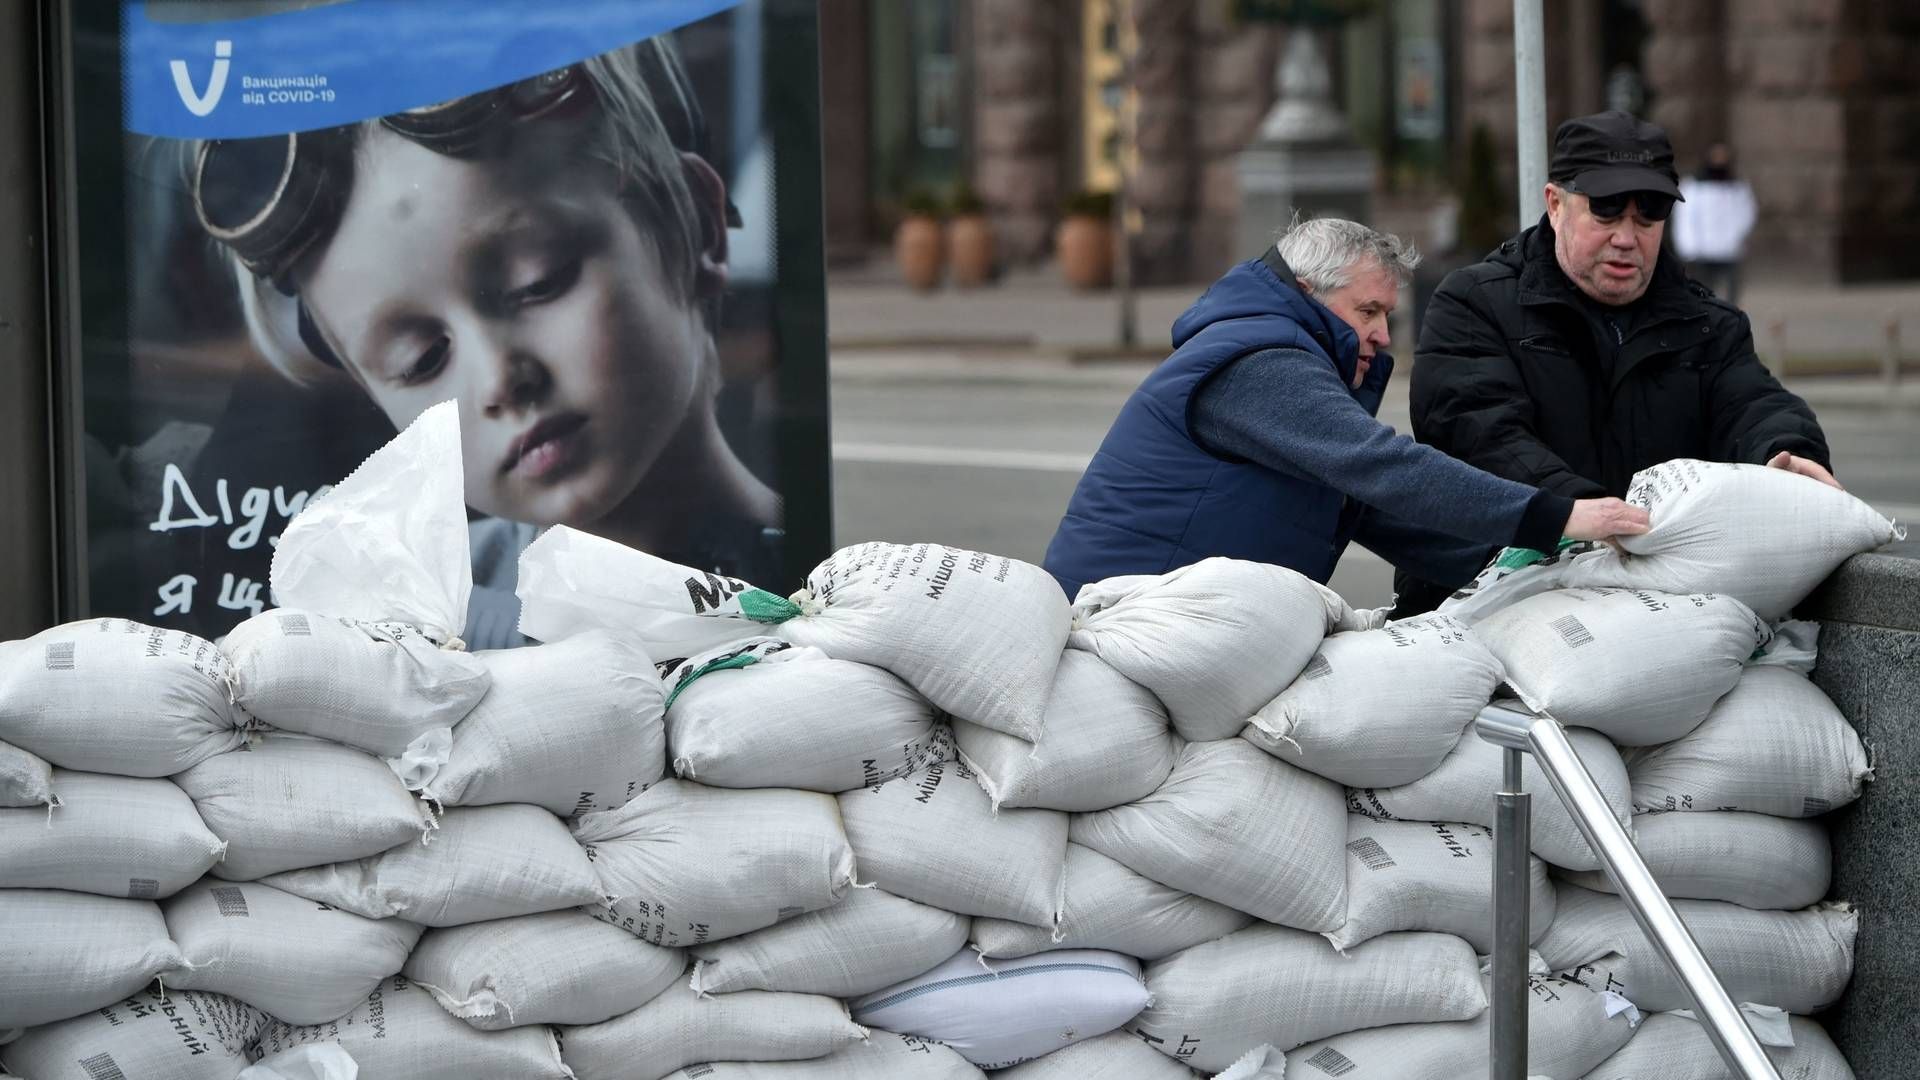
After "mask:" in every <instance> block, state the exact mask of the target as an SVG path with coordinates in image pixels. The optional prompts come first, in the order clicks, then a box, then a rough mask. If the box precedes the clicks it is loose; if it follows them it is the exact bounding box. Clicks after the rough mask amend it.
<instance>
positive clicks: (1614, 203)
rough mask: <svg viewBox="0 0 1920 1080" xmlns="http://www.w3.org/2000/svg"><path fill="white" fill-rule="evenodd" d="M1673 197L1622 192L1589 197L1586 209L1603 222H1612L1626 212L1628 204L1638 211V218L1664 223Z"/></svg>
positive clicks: (1669, 211)
mask: <svg viewBox="0 0 1920 1080" xmlns="http://www.w3.org/2000/svg"><path fill="white" fill-rule="evenodd" d="M1673 202H1674V199H1673V196H1671V195H1666V194H1662V193H1661V192H1658V191H1622V192H1620V193H1619V194H1617V195H1589V196H1587V208H1588V209H1589V210H1592V211H1593V216H1594V217H1597V218H1600V219H1601V220H1603V221H1612V220H1613V219H1614V218H1617V217H1619V216H1620V215H1622V214H1625V213H1626V212H1627V206H1628V204H1632V205H1635V206H1637V207H1639V209H1640V216H1641V217H1643V218H1646V219H1647V220H1648V221H1665V220H1667V216H1668V215H1670V214H1672V213H1673Z"/></svg>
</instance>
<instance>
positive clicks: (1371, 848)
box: [1347, 836, 1394, 870]
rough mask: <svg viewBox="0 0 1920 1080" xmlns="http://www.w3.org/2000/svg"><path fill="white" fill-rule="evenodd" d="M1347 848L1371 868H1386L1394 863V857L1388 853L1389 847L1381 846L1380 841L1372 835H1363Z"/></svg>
mask: <svg viewBox="0 0 1920 1080" xmlns="http://www.w3.org/2000/svg"><path fill="white" fill-rule="evenodd" d="M1347 850H1348V851H1351V852H1353V853H1354V854H1355V855H1356V856H1358V857H1359V859H1360V861H1361V862H1362V863H1364V864H1366V867H1367V869H1369V870H1385V869H1387V868H1388V867H1390V866H1393V865H1394V861H1393V857H1392V856H1391V855H1388V854H1387V849H1386V848H1383V847H1381V846H1380V841H1378V840H1375V839H1374V838H1373V837H1371V836H1363V837H1361V838H1360V839H1358V840H1355V841H1353V842H1352V843H1349V844H1348V845H1347Z"/></svg>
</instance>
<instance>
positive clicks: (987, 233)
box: [947, 214, 993, 288]
mask: <svg viewBox="0 0 1920 1080" xmlns="http://www.w3.org/2000/svg"><path fill="white" fill-rule="evenodd" d="M947 272H948V273H949V274H951V275H952V276H953V283H954V284H955V285H958V286H960V287H961V288H972V287H974V286H977V285H985V284H986V283H987V281H988V279H990V278H992V277H993V225H992V223H990V222H989V221H988V220H987V218H986V215H984V214H968V215H966V216H965V217H957V218H954V219H953V220H952V221H950V222H948V223H947Z"/></svg>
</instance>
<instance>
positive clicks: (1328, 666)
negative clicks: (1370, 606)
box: [1240, 614, 1500, 787]
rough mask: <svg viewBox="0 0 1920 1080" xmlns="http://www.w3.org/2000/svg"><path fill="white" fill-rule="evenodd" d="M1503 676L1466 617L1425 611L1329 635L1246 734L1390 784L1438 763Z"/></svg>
mask: <svg viewBox="0 0 1920 1080" xmlns="http://www.w3.org/2000/svg"><path fill="white" fill-rule="evenodd" d="M1499 683H1500V662H1499V661H1498V660H1496V659H1494V657H1493V654H1492V653H1490V652H1488V651H1487V649H1486V647H1485V646H1483V645H1482V644H1480V642H1479V641H1478V640H1477V639H1476V638H1475V637H1474V635H1473V632H1472V631H1470V630H1468V629H1467V627H1466V625H1465V624H1464V623H1461V622H1459V621H1458V620H1456V619H1453V618H1451V617H1449V616H1446V615H1440V614H1427V615H1421V616H1417V617H1415V618H1411V619H1402V620H1400V621H1398V622H1394V623H1390V624H1388V625H1387V626H1384V627H1382V628H1380V629H1378V630H1365V631H1359V632H1348V633H1339V634H1334V635H1332V636H1330V637H1328V638H1327V639H1326V640H1325V641H1323V642H1321V643H1320V649H1319V651H1318V652H1316V653H1314V655H1313V658H1312V659H1311V660H1308V661H1307V666H1306V669H1305V670H1303V671H1301V672H1300V674H1299V675H1298V676H1297V677H1296V678H1295V679H1294V680H1293V682H1292V683H1290V684H1289V685H1288V686H1287V688H1286V689H1285V690H1283V691H1281V692H1280V696H1278V697H1276V698H1274V699H1273V700H1272V701H1269V702H1267V703H1266V704H1265V705H1262V706H1261V707H1260V711H1258V712H1256V713H1255V714H1254V716H1253V719H1252V720H1251V721H1249V722H1248V724H1247V726H1246V728H1245V730H1243V731H1242V732H1241V733H1240V734H1241V735H1242V736H1243V737H1244V738H1246V739H1247V740H1248V741H1249V742H1252V743H1253V744H1254V745H1255V746H1258V747H1259V748H1260V749H1262V750H1265V751H1266V752H1267V753H1269V754H1272V755H1273V756H1275V757H1277V758H1279V759H1280V760H1281V761H1285V762H1287V763H1289V764H1292V765H1298V766H1299V767H1300V768H1303V769H1305V770H1307V771H1308V772H1311V773H1315V774H1317V775H1320V776H1324V777H1326V778H1327V779H1329V780H1333V781H1335V782H1337V783H1341V784H1347V785H1351V786H1353V787H1391V786H1392V785H1395V784H1405V783H1410V782H1412V781H1414V780H1418V779H1419V778H1420V777H1422V776H1425V775H1427V774H1428V773H1430V772H1432V771H1433V770H1434V769H1435V768H1436V767H1438V766H1439V764H1440V761H1441V759H1442V758H1445V757H1446V756H1447V751H1449V750H1452V749H1453V746H1454V743H1456V742H1458V741H1459V739H1460V733H1461V732H1462V731H1465V730H1466V727H1467V725H1468V724H1470V723H1472V722H1473V718H1474V717H1475V716H1476V715H1477V714H1478V713H1479V711H1480V709H1481V708H1482V707H1483V706H1485V705H1486V703H1487V702H1488V701H1489V700H1491V699H1492V697H1493V691H1494V687H1496V686H1498V685H1499Z"/></svg>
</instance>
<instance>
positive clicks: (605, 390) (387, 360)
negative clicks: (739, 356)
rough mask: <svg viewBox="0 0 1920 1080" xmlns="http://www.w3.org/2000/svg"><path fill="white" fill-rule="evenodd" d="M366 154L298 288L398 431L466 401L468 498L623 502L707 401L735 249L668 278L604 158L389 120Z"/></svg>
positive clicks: (507, 504) (493, 510) (486, 506)
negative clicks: (465, 141)
mask: <svg viewBox="0 0 1920 1080" xmlns="http://www.w3.org/2000/svg"><path fill="white" fill-rule="evenodd" d="M359 154H360V156H359V159H358V161H357V163H356V168H355V176H354V188H353V193H352V196H351V198H350V199H349V200H348V203H347V206H346V209H345V212H344V213H343V215H342V217H341V220H340V225H339V228H338V229H337V231H336V232H335V233H334V234H333V237H332V239H331V241H330V242H329V243H328V245H327V248H326V251H325V253H324V254H323V255H322V256H321V258H320V259H319V260H318V262H317V263H316V264H315V265H314V266H313V267H311V268H310V269H309V270H308V271H307V274H306V276H305V279H304V280H303V281H302V282H301V287H300V291H301V295H302V297H303V298H304V301H305V303H306V305H307V307H308V310H309V312H310V313H311V315H312V318H313V319H314V321H315V323H316V324H318V326H319V327H320V328H321V330H322V332H323V333H325V334H326V335H327V337H328V339H329V340H330V341H331V342H332V343H333V345H334V346H335V350H336V352H338V353H339V354H340V355H341V356H342V358H343V359H344V361H345V363H346V365H347V366H348V368H349V369H351V371H352V373H353V374H354V376H355V377H356V378H357V379H359V380H360V381H361V383H362V384H363V385H364V386H365V387H366V389H367V391H368V392H369V393H370V394H371V395H372V397H373V399H374V401H375V402H377V403H378V404H379V406H380V407H381V409H382V410H383V411H385V412H386V414H387V416H388V417H389V418H390V419H391V420H392V421H393V423H394V424H395V426H397V427H404V426H405V425H406V424H408V423H410V422H411V421H412V420H413V419H414V418H415V417H416V416H418V415H419V414H420V413H421V412H422V411H424V410H425V409H426V408H428V407H429V406H431V405H434V404H437V403H439V402H441V401H445V400H448V399H453V400H456V401H458V402H459V408H460V426H461V444H462V452H463V454H464V457H465V470H466V484H467V501H468V503H469V504H470V505H472V506H473V507H474V508H475V509H477V510H479V511H481V512H483V513H487V514H493V515H497V516H501V517H506V518H510V519H513V520H517V521H525V522H532V523H534V524H539V525H547V524H553V523H566V524H569V525H575V526H580V527H591V526H592V524H593V523H594V522H597V521H599V520H601V519H602V518H604V517H606V516H607V515H608V514H609V513H611V512H613V511H615V510H617V509H618V508H619V507H620V506H621V505H622V504H623V503H624V502H625V501H626V500H628V499H629V498H630V497H632V496H633V495H634V493H635V491H636V490H637V489H638V488H639V487H640V485H641V484H642V482H643V481H644V480H645V479H646V478H647V476H648V474H649V472H650V471H651V470H653V469H654V468H655V466H656V465H658V464H659V463H660V462H661V459H662V457H663V455H664V454H665V453H666V451H668V449H669V447H670V446H671V445H672V443H673V440H674V438H675V436H676V435H677V434H679V433H680V432H681V431H682V430H683V429H684V428H686V427H687V425H689V424H690V423H693V422H695V417H696V415H697V413H698V412H699V411H700V410H702V409H704V408H706V407H707V404H708V402H707V388H708V387H709V385H710V382H709V380H710V378H711V371H712V368H713V361H714V357H713V350H714V344H713V337H712V334H711V332H710V330H709V328H708V326H707V323H706V319H705V317H704V315H703V314H702V310H701V305H700V303H699V302H698V296H697V295H696V293H697V291H698V290H699V289H706V288H715V287H717V285H716V282H721V281H724V274H725V263H724V258H725V255H724V250H721V251H711V250H710V251H707V252H703V253H702V257H701V258H702V261H701V265H700V268H699V270H698V273H697V274H696V277H697V278H698V279H700V280H699V281H697V282H694V283H687V282H672V281H669V280H667V278H666V276H665V273H664V272H663V269H662V261H661V259H660V257H659V255H658V253H657V251H656V248H655V246H654V244H653V243H652V242H651V241H650V240H649V239H648V238H647V237H646V236H643V235H642V233H641V225H640V224H639V223H637V222H636V221H635V220H634V218H633V216H632V214H630V213H629V212H628V210H627V209H626V207H625V206H624V204H623V203H622V202H621V201H620V200H619V198H618V197H617V194H616V192H615V190H614V185H613V182H612V180H611V178H610V177H609V176H608V175H607V174H606V172H605V170H602V169H598V168H589V167H586V166H582V165H575V166H571V167H568V166H564V165H561V164H560V163H559V162H560V161H562V160H564V158H561V157H559V156H558V155H548V154H543V153H538V152H529V153H520V154H516V155H514V156H512V157H509V158H506V159H500V160H478V161H477V160H463V159H460V158H455V157H449V156H446V155H442V154H439V153H435V152H434V151H432V150H429V149H426V148H424V147H422V146H419V145H417V144H415V143H412V142H410V141H408V140H406V139H404V138H400V137H398V136H395V135H392V134H390V133H387V132H384V131H375V132H374V133H372V134H371V135H370V136H369V137H368V138H367V140H366V141H365V143H364V144H363V145H362V147H361V148H360V151H359ZM702 166H703V167H704V164H703V163H702ZM722 243H724V241H722Z"/></svg>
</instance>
